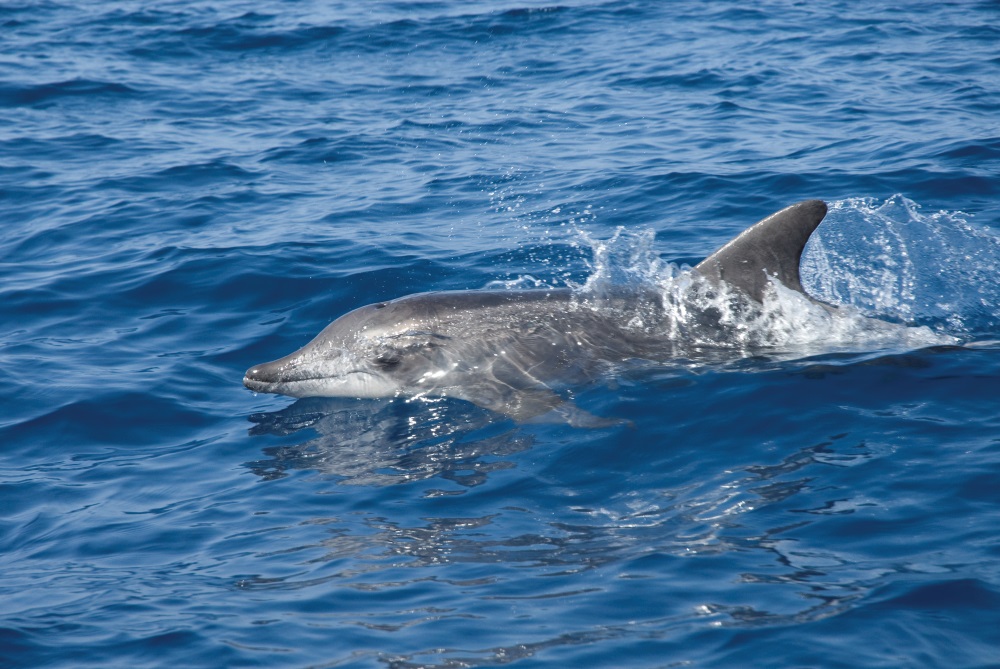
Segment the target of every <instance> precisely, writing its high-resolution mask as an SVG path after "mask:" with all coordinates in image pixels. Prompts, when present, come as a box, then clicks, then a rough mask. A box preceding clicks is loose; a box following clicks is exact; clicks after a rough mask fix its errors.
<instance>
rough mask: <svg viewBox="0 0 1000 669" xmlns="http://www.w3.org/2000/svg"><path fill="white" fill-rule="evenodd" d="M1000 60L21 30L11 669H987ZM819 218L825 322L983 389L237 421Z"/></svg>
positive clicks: (618, 5)
mask: <svg viewBox="0 0 1000 669" xmlns="http://www.w3.org/2000/svg"><path fill="white" fill-rule="evenodd" d="M998 26H1000V6H998V5H997V4H996V3H993V2H979V3H976V2H968V3H957V4H942V3H909V4H906V5H905V6H899V5H897V4H890V3H884V4H883V3H879V2H869V3H865V4H863V5H857V4H855V3H822V4H821V5H817V4H802V3H793V2H778V1H776V2H766V3H760V4H757V5H748V4H746V3H742V4H740V3H730V2H719V3H711V4H708V3H694V2H676V3H638V2H626V1H612V2H586V1H579V2H576V1H570V2H563V3H561V4H559V5H547V4H545V3H541V2H529V1H525V2H517V3H513V2H490V3H486V2H474V3H460V2H448V1H439V2H370V3H309V2H304V3H283V2H278V1H276V0H263V1H261V2H254V3H245V2H238V1H236V0H231V1H226V2H218V3H207V2H167V3H157V4H156V5H155V6H150V5H149V4H148V3H138V2H102V3H84V4H82V5H80V4H72V3H61V2H21V3H9V2H8V3H5V4H3V5H2V6H0V111H2V113H0V221H2V223H3V229H4V234H3V235H2V236H0V305H2V306H0V379H2V382H3V383H2V386H3V391H2V394H0V407H2V411H0V444H2V449H0V502H2V507H0V509H2V513H0V570H2V573H3V574H4V578H3V581H2V584H0V602H2V603H0V665H2V666H11V667H85V666H94V667H118V666H120V667H134V666H170V665H177V664H183V665H185V666H198V667H200V666H205V667H219V666H289V667H328V666H336V667H380V666H389V667H397V668H403V667H458V666H500V665H504V666H507V665H510V666H516V667H518V668H521V667H535V666H546V667H550V666H557V667H569V666H574V667H597V666H603V667H622V666H628V667H667V666H698V667H713V668H715V667H747V666H774V667H805V666H821V667H859V666H864V667H894V668H895V667H998V666H1000V613H998V612H1000V538H998V533H997V528H998V527H1000V492H998V486H997V480H998V475H1000V411H998V397H1000V346H998V345H997V344H996V343H994V340H996V339H1000V316H998V314H1000V308H998V305H1000V282H998V281H997V276H998V268H1000V241H998V239H1000V177H998V175H1000V115H998V110H1000V51H998V49H997V45H998V44H1000V28H998ZM805 198H823V199H825V200H827V201H828V202H830V203H831V205H832V208H831V212H830V214H829V216H828V218H827V220H826V221H825V222H824V223H823V225H822V226H821V228H820V230H819V232H818V233H817V238H816V239H815V240H814V241H813V242H812V243H811V245H810V247H809V248H808V249H807V252H806V255H805V260H804V266H803V283H804V285H805V286H806V288H807V289H808V290H809V291H810V292H811V293H812V294H814V295H816V296H817V297H820V298H823V299H826V300H830V301H834V302H837V303H840V304H847V305H853V307H855V308H857V309H858V310H860V312H861V313H862V314H866V315H877V316H880V317H883V318H886V319H888V320H892V321H895V322H897V323H902V324H906V325H909V326H912V327H921V328H926V330H920V331H919V332H922V333H929V334H928V336H929V337H931V338H933V337H940V338H947V337H953V338H955V340H956V341H957V342H958V343H960V344H971V345H970V346H930V347H917V348H907V347H899V346H883V345H879V344H878V343H877V342H873V341H871V340H870V339H864V338H861V339H858V340H856V341H854V342H847V343H846V344H845V342H844V341H840V340H837V341H834V340H835V339H836V337H834V334H835V333H831V335H830V346H829V347H828V348H826V349H824V348H823V346H819V347H818V348H817V347H814V348H812V349H810V353H811V355H810V357H808V358H807V359H804V360H802V359H795V360H784V359H761V358H753V357H749V358H743V359H737V360H734V361H731V362H729V363H728V364H724V365H718V366H713V365H707V366H702V367H683V366H682V367H677V366H663V367H658V366H652V367H647V368H639V369H634V370H632V371H629V372H627V373H625V374H623V375H622V376H620V377H619V378H617V379H615V380H614V381H613V382H609V383H607V384H601V385H598V386H596V387H587V388H580V389H577V390H576V392H575V397H576V402H577V404H578V405H580V406H581V407H582V408H584V409H586V410H587V411H590V412H592V413H594V414H597V415H600V416H614V417H621V418H626V419H628V420H630V421H631V422H632V424H633V427H624V426H618V427H613V428H605V429H577V428H572V427H569V426H566V425H562V424H559V423H544V424H518V423H515V422H513V421H511V420H509V419H505V418H503V417H502V416H498V415H495V414H491V413H489V412H487V411H485V410H483V409H479V408H477V407H475V406H473V405H471V404H468V403H465V402H462V401H460V400H436V401H424V402H406V401H404V400H303V401H298V402H293V401H292V400H289V399H287V398H281V397H275V396H264V395H259V396H258V395H253V394H252V393H250V392H248V391H246V390H245V389H243V388H242V387H241V385H240V381H241V378H242V375H243V372H244V370H245V369H246V368H247V367H249V366H250V365H251V364H254V363H259V362H261V361H264V360H270V359H273V358H276V357H278V356H280V355H283V354H285V353H288V352H290V351H291V350H293V349H295V348H297V347H299V346H301V345H302V344H304V343H305V342H306V341H308V340H309V339H310V338H311V337H312V336H313V335H314V334H315V333H317V332H318V331H319V330H320V329H321V328H322V327H324V326H325V325H326V324H327V323H328V322H329V321H330V320H332V319H333V318H336V317H337V316H339V315H341V314H343V313H345V312H346V311H348V310H350V309H352V308H355V307H357V306H361V305H363V304H367V303H370V302H374V301H377V300H382V299H390V298H394V297H398V296H400V295H404V294H408V293H413V292H420V291H427V290H440V289H475V288H481V287H484V286H487V285H496V284H495V283H494V282H514V283H516V285H519V286H524V285H534V283H535V282H543V283H546V284H553V285H561V284H565V283H567V282H570V283H576V284H579V283H581V282H583V281H585V280H586V279H587V277H588V276H591V275H592V274H593V273H594V272H595V271H604V270H608V271H611V272H614V271H625V272H626V273H628V271H631V270H634V269H636V267H637V265H636V264H635V263H636V262H637V260H636V259H637V258H638V259H642V258H648V257H649V255H650V254H651V255H652V256H653V257H655V258H658V259H660V260H662V261H663V262H665V263H669V262H673V263H678V264H685V263H686V264H692V263H694V262H697V261H698V260H700V259H701V258H704V257H705V256H706V255H708V254H709V253H711V252H712V251H713V250H714V249H715V248H717V247H718V246H719V245H721V244H722V243H724V242H725V241H727V240H728V239H730V238H731V237H732V236H734V235H735V234H737V233H738V232H739V231H740V230H742V229H743V228H744V227H746V226H747V225H749V224H751V223H753V222H754V221H756V220H758V219H759V218H761V217H763V216H765V215H767V214H769V213H771V212H772V211H775V210H777V209H779V208H781V207H784V206H785V205H788V204H791V203H793V202H795V201H797V200H801V199H805ZM619 228H623V232H621V233H619V237H618V239H619V240H624V241H620V242H618V245H617V246H616V245H614V244H611V245H610V246H606V245H605V244H606V242H605V241H604V240H609V239H612V238H614V236H615V234H616V231H617V230H618V229H619ZM648 230H652V231H653V232H654V233H655V234H654V235H652V236H650V237H648V238H647V237H644V236H643V234H644V231H648ZM644 240H645V241H644ZM605 251H607V253H605ZM595 252H596V255H595ZM602 253H604V255H602ZM646 269H647V272H648V266H647V267H646ZM645 278H646V279H651V278H652V279H655V278H656V277H655V276H654V277H650V276H649V275H648V273H647V275H646V277H645ZM806 330H807V334H809V335H811V337H812V339H813V340H817V339H819V340H822V339H823V338H824V335H825V333H824V332H822V331H821V332H819V333H817V331H816V330H815V329H813V330H812V331H808V328H806ZM927 341H930V340H927ZM821 343H822V342H821Z"/></svg>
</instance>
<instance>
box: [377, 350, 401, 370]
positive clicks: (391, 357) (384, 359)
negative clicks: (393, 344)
mask: <svg viewBox="0 0 1000 669" xmlns="http://www.w3.org/2000/svg"><path fill="white" fill-rule="evenodd" d="M400 362H401V361H400V358H399V354H397V353H396V352H395V351H386V352H385V353H380V354H379V355H377V356H376V357H375V364H376V365H378V366H379V367H381V368H382V369H391V368H393V367H395V366H396V365H398V364H399V363H400Z"/></svg>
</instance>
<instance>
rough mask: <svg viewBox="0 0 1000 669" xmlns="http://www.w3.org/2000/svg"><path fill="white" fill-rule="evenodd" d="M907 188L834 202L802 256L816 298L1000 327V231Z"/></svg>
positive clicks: (963, 326) (927, 319) (981, 330)
mask: <svg viewBox="0 0 1000 669" xmlns="http://www.w3.org/2000/svg"><path fill="white" fill-rule="evenodd" d="M920 209H921V208H920V205H918V204H917V203H915V202H913V201H912V200H909V199H907V198H905V197H903V196H902V195H894V196H892V197H890V198H888V199H887V200H885V201H884V202H879V201H878V200H875V199H873V198H852V199H848V200H842V201H839V202H834V203H831V205H830V213H829V215H828V216H827V220H826V221H824V222H823V224H822V225H820V227H819V229H818V230H817V231H816V232H815V233H814V234H813V237H812V239H811V240H810V242H809V244H808V245H807V247H806V251H805V253H804V254H803V256H802V272H801V274H802V285H803V286H804V287H805V288H806V290H807V291H808V292H809V293H810V294H811V295H813V296H815V297H816V298H818V299H820V300H823V301H825V302H830V303H833V304H844V305H851V306H854V307H856V308H857V309H858V310H859V311H860V312H861V313H863V314H865V315H868V316H873V317H876V318H881V319H885V320H889V321H892V322H897V323H905V324H909V325H914V324H923V325H927V326H929V327H931V328H932V329H934V330H936V331H939V332H944V333H947V334H950V335H953V336H955V337H959V338H961V339H967V340H968V339H975V338H979V337H983V336H990V335H993V336H995V335H996V333H997V331H998V330H1000V310H998V309H997V305H1000V282H998V281H997V276H998V272H1000V238H998V237H997V236H996V235H995V234H991V232H990V231H988V230H986V229H984V228H982V227H978V226H975V225H973V224H972V223H970V222H969V218H970V217H969V216H968V215H967V214H964V213H962V212H958V211H955V212H948V211H939V212H935V213H930V214H924V213H921V211H920Z"/></svg>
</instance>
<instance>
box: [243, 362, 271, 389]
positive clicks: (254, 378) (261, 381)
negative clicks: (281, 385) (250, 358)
mask: <svg viewBox="0 0 1000 669" xmlns="http://www.w3.org/2000/svg"><path fill="white" fill-rule="evenodd" d="M264 372H265V370H264V369H263V365H255V366H253V367H251V368H250V369H248V370H247V371H246V374H244V375H243V385H244V386H245V387H247V388H249V389H250V390H253V391H254V392H262V391H263V390H264V387H265V386H266V385H267V379H266V378H265V374H264Z"/></svg>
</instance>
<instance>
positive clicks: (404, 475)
mask: <svg viewBox="0 0 1000 669" xmlns="http://www.w3.org/2000/svg"><path fill="white" fill-rule="evenodd" d="M249 420H250V421H251V422H252V423H254V426H253V427H252V428H250V431H249V433H250V435H251V436H260V435H275V436H279V437H285V436H288V435H293V434H296V433H298V432H300V431H303V430H307V432H305V433H304V434H308V435H310V437H311V438H309V439H307V440H306V441H302V442H300V443H297V444H293V445H290V446H272V447H267V448H265V449H263V450H264V454H265V455H267V456H269V458H268V459H262V460H257V461H255V462H250V463H248V466H249V467H250V469H251V470H252V471H253V472H254V473H255V474H257V475H258V476H260V477H262V478H263V479H265V480H270V479H277V478H281V477H283V476H286V475H287V474H288V472H289V471H290V470H296V469H310V470H315V471H318V472H321V473H324V474H329V475H332V476H336V477H339V478H340V482H341V483H348V484H356V485H375V486H385V485H394V484H399V483H408V482H412V481H419V480H426V479H431V478H434V477H440V478H442V479H445V480H448V481H452V482H454V483H457V484H459V485H461V486H464V487H470V486H476V485H479V484H481V483H483V482H485V481H486V479H487V476H488V475H489V473H490V472H491V471H495V470H498V469H507V468H510V467H512V466H513V463H512V462H510V461H508V460H504V459H503V458H505V457H507V456H510V455H511V454H513V453H518V452H520V451H523V450H525V449H527V448H529V447H530V446H531V445H532V442H533V439H532V437H531V436H530V435H528V434H524V433H522V432H521V431H520V430H519V429H518V428H517V426H516V425H515V424H514V423H513V422H512V421H497V420H496V416H495V415H494V414H491V413H489V412H488V411H486V410H483V409H480V408H478V407H475V406H473V405H469V404H468V403H465V402H461V401H454V400H449V399H431V400H423V399H419V400H376V401H373V400H349V399H342V398H305V399H301V400H298V401H296V402H295V403H294V404H292V405H290V406H288V407H286V408H284V409H281V410H280V411H274V412H268V413H259V414H253V415H251V416H250V417H249ZM439 492H440V491H439ZM459 492H460V491H459Z"/></svg>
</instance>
